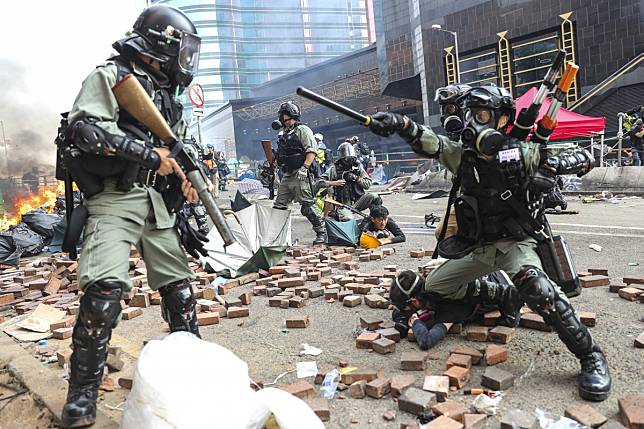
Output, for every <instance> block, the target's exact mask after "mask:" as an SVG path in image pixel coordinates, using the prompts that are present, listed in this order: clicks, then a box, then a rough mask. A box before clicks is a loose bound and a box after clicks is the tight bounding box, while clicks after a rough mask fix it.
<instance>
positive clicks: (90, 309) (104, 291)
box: [77, 280, 123, 338]
mask: <svg viewBox="0 0 644 429" xmlns="http://www.w3.org/2000/svg"><path fill="white" fill-rule="evenodd" d="M122 292H123V285H122V284H121V283H116V282H109V281H101V280H99V281H97V282H95V283H93V284H91V285H90V286H88V287H87V289H86V290H85V294H84V295H83V296H82V297H81V299H80V311H79V313H78V322H79V323H78V324H77V326H80V327H83V328H84V331H85V332H86V334H87V336H89V337H91V338H99V337H103V336H105V334H106V333H107V336H109V333H110V332H111V330H112V328H115V327H116V325H117V324H118V321H119V316H120V314H121V294H122Z"/></svg>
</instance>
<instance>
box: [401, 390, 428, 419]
mask: <svg viewBox="0 0 644 429" xmlns="http://www.w3.org/2000/svg"><path fill="white" fill-rule="evenodd" d="M435 403H436V395H434V394H433V393H431V392H425V391H424V390H422V389H419V388H417V387H413V386H412V387H409V388H408V389H407V390H405V392H404V393H403V394H402V395H401V396H400V397H399V398H398V409H399V410H400V411H405V412H408V413H411V414H414V415H418V414H420V413H422V412H425V411H429V410H430V409H431V406H432V405H434V404H435Z"/></svg>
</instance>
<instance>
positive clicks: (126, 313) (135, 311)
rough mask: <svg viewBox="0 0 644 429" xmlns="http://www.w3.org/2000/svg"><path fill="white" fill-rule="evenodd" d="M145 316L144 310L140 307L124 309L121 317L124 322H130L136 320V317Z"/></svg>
mask: <svg viewBox="0 0 644 429" xmlns="http://www.w3.org/2000/svg"><path fill="white" fill-rule="evenodd" d="M142 314H143V310H141V309H140V308H139V307H128V308H125V309H123V311H122V312H121V317H122V318H123V320H130V319H134V318H135V317H139V316H141V315H142Z"/></svg>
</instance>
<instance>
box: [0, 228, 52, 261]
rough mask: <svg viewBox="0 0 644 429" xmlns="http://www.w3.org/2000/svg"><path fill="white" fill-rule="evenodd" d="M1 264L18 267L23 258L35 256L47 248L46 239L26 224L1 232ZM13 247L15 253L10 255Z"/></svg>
mask: <svg viewBox="0 0 644 429" xmlns="http://www.w3.org/2000/svg"><path fill="white" fill-rule="evenodd" d="M0 242H3V243H4V244H2V245H0V248H1V249H6V250H5V251H2V250H0V264H11V265H18V263H19V262H20V257H21V256H35V255H38V254H39V253H40V252H42V250H43V248H44V247H45V239H44V238H43V237H42V236H41V235H40V234H38V233H37V232H35V231H33V230H32V229H30V228H29V227H28V226H27V225H25V224H24V223H20V224H18V225H15V226H12V227H11V228H9V229H8V230H6V231H0ZM11 247H13V251H12V252H11V253H9V250H11Z"/></svg>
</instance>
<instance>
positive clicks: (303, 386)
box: [280, 380, 315, 399]
mask: <svg viewBox="0 0 644 429" xmlns="http://www.w3.org/2000/svg"><path fill="white" fill-rule="evenodd" d="M280 389H282V390H284V391H286V392H288V393H290V394H291V395H293V396H296V397H298V398H300V399H312V398H313V397H314V396H315V388H314V387H313V386H312V385H311V384H310V383H309V382H307V381H305V380H299V381H296V382H295V383H291V384H288V385H286V386H282V387H280Z"/></svg>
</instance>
